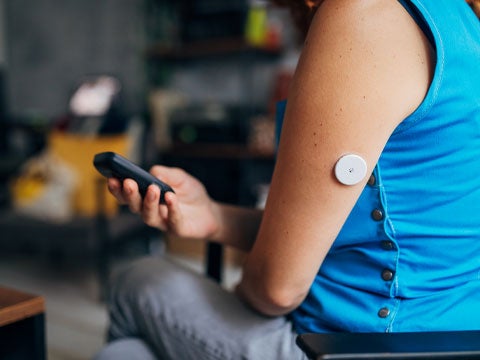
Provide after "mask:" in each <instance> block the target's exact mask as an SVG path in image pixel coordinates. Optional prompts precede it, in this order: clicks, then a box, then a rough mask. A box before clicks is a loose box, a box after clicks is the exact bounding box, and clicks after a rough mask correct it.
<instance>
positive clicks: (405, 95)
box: [242, 0, 431, 312]
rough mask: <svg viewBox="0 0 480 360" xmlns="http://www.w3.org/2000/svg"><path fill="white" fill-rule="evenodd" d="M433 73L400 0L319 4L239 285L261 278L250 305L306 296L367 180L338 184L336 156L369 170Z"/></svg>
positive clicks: (340, 0)
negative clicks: (354, 159) (357, 159)
mask: <svg viewBox="0 0 480 360" xmlns="http://www.w3.org/2000/svg"><path fill="white" fill-rule="evenodd" d="M430 76H431V74H430V64H429V50H428V44H427V43H426V42H425V38H424V36H423V35H422V34H421V32H420V30H419V29H418V28H417V26H416V25H415V23H414V22H413V20H412V19H411V18H410V17H409V16H408V15H407V14H406V13H405V11H404V10H403V8H402V7H401V6H400V5H398V2H396V1H391V2H390V1H388V2H386V1H375V0H372V1H365V0H363V1H351V0H331V1H329V0H327V1H325V2H324V3H323V4H322V5H321V6H320V8H319V9H318V11H317V14H316V16H315V18H314V21H313V23H312V26H311V28H310V32H309V35H308V37H307V40H306V43H305V46H304V50H303V51H302V56H301V58H300V61H299V64H298V67H297V70H296V73H295V76H294V80H293V83H292V86H291V89H290V93H289V98H288V104H287V109H286V114H285V119H284V123H283V128H282V135H281V141H280V144H279V151H278V157H277V163H276V167H275V171H274V175H273V178H272V183H271V188H270V194H269V197H268V200H267V203H266V207H265V212H264V216H263V220H262V223H261V226H260V230H259V233H258V236H257V240H256V242H255V244H254V246H253V249H252V251H251V253H250V254H249V256H248V257H247V261H246V264H245V268H244V278H243V280H242V282H244V283H245V284H248V283H249V282H251V283H253V282H254V283H255V285H250V286H252V287H254V292H255V294H256V295H253V296H252V298H250V301H251V302H252V303H253V305H254V306H256V307H257V308H261V307H262V305H261V304H260V303H261V302H262V297H263V300H265V299H267V300H265V301H267V302H268V301H271V302H272V303H275V302H276V303H278V304H279V305H280V307H281V305H282V304H284V305H285V308H286V310H288V309H287V308H288V307H289V305H288V304H290V303H292V305H293V306H294V305H295V304H298V303H299V302H300V301H301V300H302V299H303V296H305V294H306V292H307V291H308V288H309V287H310V285H311V282H312V281H313V279H314V276H315V274H316V273H317V271H318V269H319V267H320V265H321V263H322V261H323V259H324V257H325V255H326V253H327V252H328V250H329V249H330V247H331V245H332V243H333V241H334V240H335V238H336V236H337V234H338V233H339V231H340V229H341V227H342V225H343V223H344V222H345V220H346V218H347V217H348V215H349V213H350V211H351V209H352V207H353V206H354V205H355V202H356V201H357V199H358V197H359V195H360V193H361V191H362V189H363V187H364V186H365V184H366V181H367V180H368V176H366V177H365V179H364V180H363V181H362V182H361V183H359V184H357V185H354V186H345V185H341V184H340V183H339V182H338V181H337V180H336V178H335V176H334V174H333V169H334V166H335V163H336V161H337V160H338V159H339V158H340V157H341V156H342V155H345V154H348V153H355V154H358V155H360V156H361V157H363V158H364V159H365V160H366V162H367V167H368V170H367V172H368V173H371V172H372V171H373V168H374V167H375V164H376V162H377V160H378V158H379V156H380V154H381V152H382V149H383V147H384V146H385V144H386V142H387V140H388V138H389V137H390V135H391V134H392V132H393V130H394V129H395V127H396V126H397V125H398V124H399V123H400V122H401V121H402V120H403V119H404V118H405V117H406V116H408V115H409V114H410V113H411V112H412V111H414V110H415V108H416V107H417V106H418V105H419V104H420V103H421V101H422V99H423V97H424V96H425V94H426V91H427V89H428V86H429V82H430ZM254 278H255V281H253V279H254ZM246 286H249V285H246ZM256 296H257V297H258V298H257V299H255V297H256ZM247 297H248V295H247ZM256 302H258V304H255V303H256ZM259 310H260V311H264V312H269V311H268V309H259ZM273 312H274V311H273ZM280 312H281V311H280Z"/></svg>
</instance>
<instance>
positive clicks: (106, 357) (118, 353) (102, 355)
mask: <svg viewBox="0 0 480 360" xmlns="http://www.w3.org/2000/svg"><path fill="white" fill-rule="evenodd" d="M93 359H94V360H122V359H125V360H156V359H157V358H156V356H155V355H154V354H153V352H152V350H151V349H150V348H149V346H148V345H147V344H146V343H145V342H144V341H142V340H140V339H137V338H125V339H120V340H116V341H112V342H111V343H109V344H108V345H107V346H105V347H104V348H103V349H102V350H100V352H98V353H97V354H96V355H95V357H94V358H93Z"/></svg>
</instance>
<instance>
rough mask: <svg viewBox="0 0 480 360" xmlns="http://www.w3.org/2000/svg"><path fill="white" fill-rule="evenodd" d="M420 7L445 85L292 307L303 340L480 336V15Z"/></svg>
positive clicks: (441, 2)
mask: <svg viewBox="0 0 480 360" xmlns="http://www.w3.org/2000/svg"><path fill="white" fill-rule="evenodd" d="M409 3H411V4H413V6H414V7H415V8H416V9H418V11H419V12H420V13H421V14H422V19H425V20H422V21H425V24H424V25H425V26H426V28H427V30H428V31H431V35H432V38H433V39H434V42H435V43H434V45H435V49H436V54H437V59H436V68H435V74H434V78H433V81H432V84H431V86H430V89H429V91H428V93H427V96H426V97H425V99H424V101H423V103H422V104H421V105H420V106H419V108H418V109H417V110H416V111H415V112H414V113H413V114H412V115H410V116H409V117H408V118H406V119H405V120H404V121H403V122H402V123H401V124H400V125H399V126H398V127H397V129H396V130H395V131H394V133H393V134H392V136H391V137H390V139H389V141H388V143H387V144H386V147H385V149H384V151H383V152H382V154H381V156H380V159H379V162H378V163H377V165H376V167H375V170H374V172H373V174H372V177H371V178H370V180H369V181H368V183H367V185H366V186H365V188H364V190H363V192H362V193H361V195H360V198H359V199H358V201H357V203H356V205H355V207H354V208H353V210H352V212H351V214H350V215H349V217H348V219H347V221H346V222H345V224H344V226H343V227H342V229H341V231H340V233H339V235H338V237H337V239H336V240H335V242H334V243H333V245H332V248H331V249H330V251H329V253H328V254H327V256H326V258H325V260H324V262H323V264H322V266H321V268H320V269H319V271H318V274H317V276H316V278H315V280H314V283H313V284H312V287H311V289H310V292H309V294H308V296H307V298H306V299H305V300H304V302H303V303H302V304H301V305H300V306H299V308H298V309H296V310H295V311H293V312H292V314H291V319H292V321H293V324H294V327H295V329H296V330H297V331H298V332H299V333H302V332H333V331H349V332H368V331H371V332H385V331H441V330H471V329H480V310H479V309H480V176H479V174H480V161H479V159H480V133H479V131H480V130H479V129H480V111H479V108H478V94H480V71H478V63H479V60H480V31H479V28H478V19H477V18H476V17H475V16H474V14H473V12H472V11H471V10H470V9H469V8H468V5H466V4H465V2H463V1H451V0H412V1H411V2H409ZM458 39H462V46H458ZM284 107H285V104H284V103H283V104H280V107H279V109H280V110H282V109H284ZM278 115H279V119H281V118H282V116H283V115H282V111H280V112H279V114H278ZM319 221H321V220H319ZM319 236H320V237H321V234H320V235H319Z"/></svg>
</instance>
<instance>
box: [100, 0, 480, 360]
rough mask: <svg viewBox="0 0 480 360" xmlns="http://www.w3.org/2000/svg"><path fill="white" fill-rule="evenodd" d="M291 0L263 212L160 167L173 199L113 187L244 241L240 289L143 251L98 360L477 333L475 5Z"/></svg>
mask: <svg viewBox="0 0 480 360" xmlns="http://www.w3.org/2000/svg"><path fill="white" fill-rule="evenodd" d="M281 2H282V3H283V4H284V5H289V6H291V8H292V9H293V12H294V14H295V15H296V19H298V20H299V23H301V24H303V23H307V24H308V34H307V36H306V40H305V43H304V47H303V51H302V55H301V58H300V61H299V63H298V66H297V69H296V73H295V76H294V79H293V83H292V85H291V88H290V92H289V97H288V105H287V106H286V109H285V114H284V117H283V119H284V121H283V125H282V134H281V140H280V143H279V148H278V156H277V162H276V166H275V170H274V174H273V177H272V182H271V187H270V194H269V197H268V200H267V203H266V207H265V210H264V211H258V210H252V209H245V208H239V207H235V206H229V205H226V204H220V203H218V202H216V201H214V200H212V199H211V198H210V197H209V196H208V194H207V193H206V192H205V189H204V188H203V186H202V184H200V183H199V182H198V181H197V180H196V179H194V178H193V177H191V176H189V175H188V174H186V173H185V172H183V171H182V170H179V169H171V168H166V167H162V166H155V167H153V168H152V173H153V174H154V175H156V176H158V177H159V178H161V179H163V180H164V181H166V182H167V183H169V184H170V185H171V186H172V187H173V188H174V189H175V191H176V194H171V193H167V194H166V196H165V199H166V202H167V205H166V206H165V205H160V206H159V205H158V199H159V192H158V189H156V188H154V187H151V188H150V189H149V190H148V193H147V195H146V198H145V199H144V201H142V199H141V197H140V195H139V194H138V191H137V186H136V184H135V183H134V182H133V181H131V180H128V179H127V180H125V181H124V182H123V186H122V184H120V183H119V182H118V181H116V180H114V179H110V180H109V183H108V184H109V189H110V191H111V192H112V194H113V195H114V196H116V198H117V199H118V200H119V201H120V202H122V203H125V204H128V205H129V206H130V208H131V210H132V211H133V212H137V213H139V214H141V216H142V217H143V219H144V221H145V223H147V224H148V225H151V226H154V227H158V228H159V229H160V230H162V231H165V232H167V233H169V234H171V235H173V236H175V237H184V238H196V239H199V240H206V239H208V240H210V241H217V242H219V243H222V244H224V245H227V246H234V247H236V248H239V249H243V250H245V251H246V252H247V253H248V255H247V257H246V261H245V263H244V266H243V275H242V279H241V281H240V283H239V285H238V286H237V288H236V291H235V294H230V293H228V292H225V291H224V290H222V289H220V287H218V286H217V285H215V284H213V283H211V282H209V281H208V280H206V279H203V278H202V277H200V276H196V275H193V274H191V273H189V272H188V271H185V270H182V269H180V268H179V267H178V266H175V265H172V264H170V263H168V262H167V261H165V260H162V259H147V260H143V261H141V262H139V263H137V264H135V265H133V266H132V267H131V268H130V270H129V271H126V272H124V273H123V274H122V275H121V276H120V277H119V279H118V281H117V283H116V286H115V288H114V289H113V293H114V299H113V300H112V303H111V306H110V314H111V326H110V332H109V335H110V339H111V340H112V341H113V342H111V343H110V344H109V345H108V346H107V347H106V348H105V349H104V350H103V351H102V352H101V353H100V354H99V358H101V359H108V358H113V357H114V356H117V357H115V358H119V357H118V354H122V355H123V356H125V358H132V357H131V356H132V355H130V354H129V353H128V352H129V351H132V353H135V354H137V356H140V355H138V354H142V355H141V357H142V358H147V354H149V355H148V356H150V357H151V358H162V359H164V358H165V359H189V358H200V359H230V358H232V359H236V358H248V359H301V358H302V357H303V355H302V354H301V352H300V350H298V349H297V347H296V346H295V344H294V341H295V337H296V334H298V333H302V332H333V331H350V332H352V331H355V332H366V331H376V332H389V331H424V330H432V331H433V330H459V329H465V330H466V329H480V315H479V312H478V311H477V310H476V309H477V308H478V304H480V226H478V224H480V211H479V210H480V205H479V204H480V177H479V176H478V174H479V172H480V161H479V159H480V102H479V94H480V71H478V66H479V64H480V25H479V21H478V19H477V18H476V17H475V15H474V13H473V12H472V11H471V9H470V8H469V7H468V5H467V4H466V3H465V2H464V1H460V0H410V1H409V0H403V1H394V0H390V1H385V0H368V1H364V0H363V1H352V0H325V1H313V2H312V1H308V0H306V2H305V3H303V2H301V1H300V0H297V1H288V0H282V1H281ZM313 14H314V15H313ZM280 109H282V107H280ZM370 174H371V175H370ZM138 358H140V357H138Z"/></svg>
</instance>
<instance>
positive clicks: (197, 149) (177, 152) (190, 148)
mask: <svg viewBox="0 0 480 360" xmlns="http://www.w3.org/2000/svg"><path fill="white" fill-rule="evenodd" d="M164 155H168V156H182V157H191V158H213V159H247V160H248V159H260V160H262V159H263V160H273V159H274V157H275V155H274V153H273V152H266V151H260V150H256V149H252V148H249V147H247V146H246V145H244V144H228V143H224V144H223V143H219V144H174V145H172V146H171V148H170V149H168V150H166V151H165V152H164Z"/></svg>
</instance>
